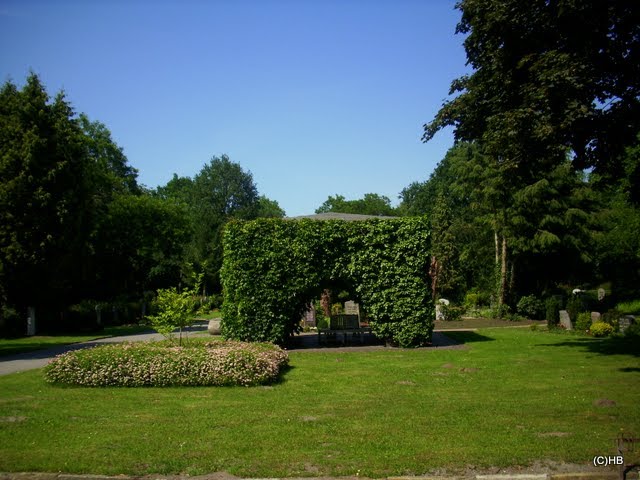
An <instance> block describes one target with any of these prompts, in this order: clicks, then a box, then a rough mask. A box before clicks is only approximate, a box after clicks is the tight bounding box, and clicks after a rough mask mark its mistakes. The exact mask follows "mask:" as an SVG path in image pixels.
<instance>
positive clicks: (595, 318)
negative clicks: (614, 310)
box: [591, 312, 602, 323]
mask: <svg viewBox="0 0 640 480" xmlns="http://www.w3.org/2000/svg"><path fill="white" fill-rule="evenodd" d="M601 321H602V314H601V313H600V312H591V323H596V322H601Z"/></svg>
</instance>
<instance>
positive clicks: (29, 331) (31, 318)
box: [27, 307, 36, 337]
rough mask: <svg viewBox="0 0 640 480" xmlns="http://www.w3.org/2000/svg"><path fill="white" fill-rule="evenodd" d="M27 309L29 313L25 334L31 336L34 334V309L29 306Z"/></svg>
mask: <svg viewBox="0 0 640 480" xmlns="http://www.w3.org/2000/svg"><path fill="white" fill-rule="evenodd" d="M27 311H28V314H29V316H28V317H27V335H28V336H30V337H32V336H34V335H35V334H36V309H35V308H34V307H29V308H28V309H27Z"/></svg>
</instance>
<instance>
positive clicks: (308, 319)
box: [302, 304, 316, 327]
mask: <svg viewBox="0 0 640 480" xmlns="http://www.w3.org/2000/svg"><path fill="white" fill-rule="evenodd" d="M302 321H303V322H304V324H305V325H306V326H307V327H315V326H316V309H315V308H314V306H313V304H311V305H309V309H308V310H307V311H306V312H304V315H303V316H302Z"/></svg>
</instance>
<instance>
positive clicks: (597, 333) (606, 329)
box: [589, 322, 613, 337]
mask: <svg viewBox="0 0 640 480" xmlns="http://www.w3.org/2000/svg"><path fill="white" fill-rule="evenodd" d="M589 333H591V335H593V336H594V337H607V336H609V335H611V334H612V333H613V327H612V326H611V325H609V324H608V323H604V322H596V323H594V324H593V325H591V329H590V330H589Z"/></svg>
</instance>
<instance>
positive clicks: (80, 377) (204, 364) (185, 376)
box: [45, 342, 289, 387]
mask: <svg viewBox="0 0 640 480" xmlns="http://www.w3.org/2000/svg"><path fill="white" fill-rule="evenodd" d="M288 363H289V356H288V355H287V352H285V351H284V350H282V349H281V348H280V347H277V346H275V345H272V344H265V343H246V342H209V343H204V344H203V343H201V344H195V345H189V346H185V347H175V346H165V345H162V344H153V343H135V344H133V343H130V344H120V345H104V346H99V347H94V348H89V349H84V350H76V351H71V352H67V353H64V354H62V355H59V356H57V357H56V358H54V359H52V360H51V362H49V364H48V365H47V366H46V367H45V379H46V381H47V382H49V383H61V384H70V385H82V386H91V387H106V386H122V387H151V386H153V387H170V386H171V387H172V386H223V385H242V386H252V385H264V384H267V383H272V382H274V381H275V380H276V379H277V378H278V375H279V374H280V371H281V369H282V368H283V367H284V366H286V365H287V364H288Z"/></svg>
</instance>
